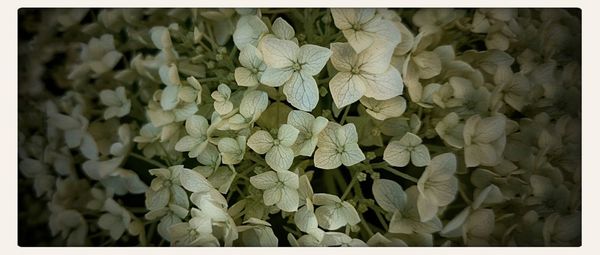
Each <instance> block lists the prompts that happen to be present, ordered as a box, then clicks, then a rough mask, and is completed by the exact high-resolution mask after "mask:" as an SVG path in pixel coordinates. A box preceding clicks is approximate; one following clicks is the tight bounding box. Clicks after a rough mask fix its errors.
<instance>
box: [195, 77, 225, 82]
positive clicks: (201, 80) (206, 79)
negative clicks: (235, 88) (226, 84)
mask: <svg viewBox="0 0 600 255" xmlns="http://www.w3.org/2000/svg"><path fill="white" fill-rule="evenodd" d="M197 80H198V82H209V81H220V80H221V77H210V78H203V79H197Z"/></svg>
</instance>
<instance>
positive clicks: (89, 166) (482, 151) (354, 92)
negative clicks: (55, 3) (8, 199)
mask: <svg viewBox="0 0 600 255" xmlns="http://www.w3.org/2000/svg"><path fill="white" fill-rule="evenodd" d="M19 36H20V37H19V87H18V89H19V108H18V113H19V115H18V117H19V131H18V141H19V147H18V155H19V172H20V176H19V180H18V181H19V188H20V189H19V202H20V206H19V229H20V230H23V231H24V232H29V231H30V230H34V231H32V232H35V233H36V234H35V235H32V236H30V237H21V236H20V237H19V244H20V245H24V246H29V245H34V246H37V245H68V246H87V245H93V246H97V245H103V246H132V245H133V246H134V245H139V246H162V245H172V246H488V245H492V246H578V245H580V244H581V207H582V206H581V14H580V11H578V10H570V9H418V10H415V9H348V8H345V9H92V10H88V9H68V10H59V9H56V10H48V9H45V10H34V9H27V10H21V11H20V12H19ZM48 228H49V229H48ZM40 229H48V231H40Z"/></svg>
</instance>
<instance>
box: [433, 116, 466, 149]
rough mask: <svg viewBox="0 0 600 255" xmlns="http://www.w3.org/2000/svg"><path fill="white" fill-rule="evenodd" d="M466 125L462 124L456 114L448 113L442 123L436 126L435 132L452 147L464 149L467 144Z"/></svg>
mask: <svg viewBox="0 0 600 255" xmlns="http://www.w3.org/2000/svg"><path fill="white" fill-rule="evenodd" d="M464 127H465V124H464V123H461V122H460V117H458V114H456V113H455V112H451V113H448V115H446V116H445V117H444V118H443V119H442V120H440V122H438V123H437V124H436V125H435V132H436V133H437V134H438V135H439V136H440V138H442V140H444V142H446V143H447V144H449V145H450V146H452V147H455V148H458V149H460V148H462V147H463V146H464V145H465V143H464V139H463V128H464Z"/></svg>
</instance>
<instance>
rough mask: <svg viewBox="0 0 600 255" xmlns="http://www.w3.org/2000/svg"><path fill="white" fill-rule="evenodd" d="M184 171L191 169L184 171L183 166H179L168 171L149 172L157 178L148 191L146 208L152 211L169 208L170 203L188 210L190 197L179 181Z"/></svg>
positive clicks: (155, 170)
mask: <svg viewBox="0 0 600 255" xmlns="http://www.w3.org/2000/svg"><path fill="white" fill-rule="evenodd" d="M183 170H189V169H184V168H183V165H178V166H172V167H169V168H168V169H166V168H157V169H151V170H150V171H149V172H150V174H152V175H154V176H156V178H154V179H153V180H152V182H151V183H150V188H149V189H148V190H147V191H146V208H148V209H149V210H151V211H153V210H159V209H161V208H164V207H167V206H168V205H169V204H170V203H173V204H176V205H178V206H180V207H183V208H185V209H187V208H188V206H189V200H188V196H187V193H186V192H185V190H184V189H183V188H182V187H181V181H180V180H179V175H180V174H181V172H182V171H183ZM190 171H191V170H190Z"/></svg>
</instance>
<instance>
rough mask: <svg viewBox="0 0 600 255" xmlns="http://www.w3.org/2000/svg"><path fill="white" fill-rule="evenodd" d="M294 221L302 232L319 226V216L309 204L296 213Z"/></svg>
mask: <svg viewBox="0 0 600 255" xmlns="http://www.w3.org/2000/svg"><path fill="white" fill-rule="evenodd" d="M294 223H296V226H298V228H299V229H300V231H302V232H305V233H306V232H308V231H310V230H312V229H315V228H317V227H318V226H319V225H318V223H317V216H315V213H314V212H313V211H312V208H310V209H309V208H308V206H304V207H302V208H300V209H299V210H298V212H296V214H295V215H294Z"/></svg>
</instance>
